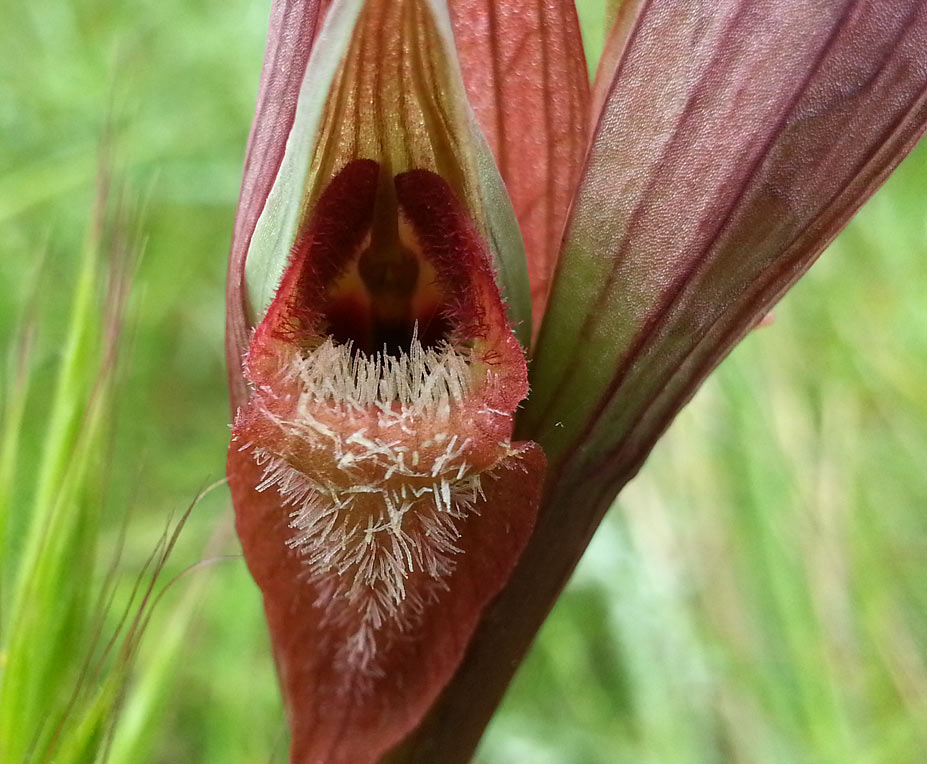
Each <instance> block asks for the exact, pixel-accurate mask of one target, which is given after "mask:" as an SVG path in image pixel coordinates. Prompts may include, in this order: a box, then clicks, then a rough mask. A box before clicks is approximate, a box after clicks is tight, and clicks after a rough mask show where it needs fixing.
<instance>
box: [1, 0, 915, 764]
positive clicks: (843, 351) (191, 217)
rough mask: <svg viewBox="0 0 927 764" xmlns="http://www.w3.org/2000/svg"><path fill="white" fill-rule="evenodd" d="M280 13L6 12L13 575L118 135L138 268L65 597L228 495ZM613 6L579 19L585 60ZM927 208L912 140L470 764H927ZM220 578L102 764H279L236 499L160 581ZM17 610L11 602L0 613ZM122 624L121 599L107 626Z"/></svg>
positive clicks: (281, 746) (119, 178)
mask: <svg viewBox="0 0 927 764" xmlns="http://www.w3.org/2000/svg"><path fill="white" fill-rule="evenodd" d="M268 8H269V2H268V0H261V1H260V2H255V1H254V0H222V1H221V2H220V1H219V0H199V1H197V2H192V1H190V0H184V1H183V2H181V1H180V0H160V1H158V2H155V1H154V0H147V1H145V0H141V1H139V2H135V3H124V2H115V0H75V1H74V2H63V0H59V2H43V3H31V4H30V3H18V4H14V3H8V4H6V5H5V7H4V12H3V15H4V19H3V22H2V24H0V50H2V51H3V53H2V54H0V345H2V347H3V350H4V353H5V355H4V356H3V358H4V360H5V361H6V365H5V375H6V376H5V380H6V383H5V384H4V387H3V388H0V389H3V390H4V395H5V405H4V408H5V409H6V412H7V414H6V415H7V420H6V424H7V425H8V424H9V422H10V414H9V411H10V409H11V408H14V407H11V404H10V401H12V400H13V399H14V396H13V391H15V384H14V383H13V382H11V379H12V378H13V377H14V376H15V368H16V367H15V352H14V351H15V345H16V341H17V338H18V337H19V336H20V330H19V329H18V327H19V326H20V325H21V322H22V316H23V315H34V317H35V320H34V326H35V330H36V334H35V341H34V345H33V348H32V352H31V354H30V356H29V361H28V368H29V371H30V376H29V383H28V388H27V391H26V394H25V398H24V400H25V415H24V418H23V420H22V426H21V428H20V440H19V441H18V443H17V445H16V455H17V458H16V460H15V469H13V470H12V472H11V475H12V477H11V478H10V486H11V488H10V490H9V492H8V498H9V501H8V505H9V507H8V509H9V511H8V521H7V525H8V538H7V541H6V548H5V549H3V555H4V559H3V565H2V566H0V567H2V568H4V569H6V570H7V571H8V572H9V571H10V570H12V569H14V568H15V567H16V565H17V564H18V561H19V560H20V559H21V558H22V557H23V554H24V552H23V550H24V549H25V547H26V546H27V545H28V544H27V542H26V541H25V539H26V536H27V530H28V525H29V520H30V518H29V515H28V511H27V510H28V507H29V506H31V504H30V502H32V501H34V497H35V493H36V491H37V490H38V489H37V488H36V487H35V485H34V483H35V481H36V479H37V476H38V473H39V472H41V470H40V467H39V464H40V463H41V461H42V453H43V450H42V449H43V442H44V440H45V439H47V438H48V430H47V427H46V425H47V422H48V419H49V413H48V408H49V406H48V401H49V400H50V398H51V397H52V394H53V388H54V384H55V383H54V378H55V376H54V375H55V374H56V373H57V372H56V370H57V369H58V367H59V364H60V363H61V359H62V353H63V347H64V346H65V337H66V336H67V332H68V330H69V328H71V327H72V324H73V316H71V315H70V314H69V311H70V309H71V308H70V306H71V304H72V300H73V292H74V288H75V283H76V280H77V278H78V273H79V268H80V262H81V253H82V252H85V251H86V249H87V245H86V242H87V240H88V237H90V236H91V229H92V226H91V218H92V210H93V205H94V202H93V200H94V193H95V191H94V188H95V177H96V174H97V168H98V166H99V149H100V144H101V136H102V135H103V134H104V132H106V131H107V130H108V134H109V136H110V137H109V139H108V145H109V146H110V153H111V154H112V156H113V157H114V173H113V176H114V179H115V181H116V182H115V183H114V185H113V187H112V189H111V191H110V204H111V206H112V205H115V206H117V207H118V206H119V205H122V206H124V207H126V208H127V209H129V211H130V212H131V219H132V221H134V222H132V223H131V224H130V225H128V226H127V227H128V228H129V229H130V230H131V236H130V238H131V241H132V242H136V243H137V244H138V245H139V247H138V248H139V249H140V251H141V253H142V254H141V257H140V260H139V262H138V264H137V265H136V266H134V267H135V270H134V272H133V279H132V282H133V283H132V293H131V296H130V299H129V303H128V316H127V320H126V331H125V332H124V336H123V345H122V347H123V352H122V355H121V357H120V363H119V367H118V371H117V374H116V380H117V382H116V387H115V390H114V393H113V400H114V401H115V403H114V404H113V406H112V408H111V409H108V410H107V411H108V413H107V415H106V417H105V418H104V419H105V430H106V432H105V434H104V436H101V437H100V438H99V439H98V442H96V445H95V446H94V448H95V452H94V458H93V459H92V460H91V461H92V462H93V465H94V466H95V472H94V474H95V475H97V478H96V479H95V480H94V481H90V483H88V485H89V488H88V489H87V490H86V491H82V492H81V493H80V496H79V497H78V498H77V499H75V501H76V502H77V503H76V504H75V506H78V505H79V506H82V507H89V506H103V512H102V515H101V516H100V517H99V518H98V521H97V524H96V525H94V526H93V527H94V531H95V533H96V546H95V549H90V550H89V551H87V554H86V555H85V556H84V557H73V556H72V557H71V559H70V565H71V568H70V569H69V571H70V572H69V575H71V576H72V577H77V579H79V580H81V581H84V582H87V583H88V585H90V584H91V583H92V584H93V586H94V587H96V586H99V585H102V583H105V581H106V580H107V579H106V571H107V566H108V565H109V564H110V563H111V561H112V560H113V559H114V555H115V554H116V550H117V549H119V548H122V553H121V556H120V557H119V559H118V561H117V562H116V563H115V570H116V576H115V579H114V584H115V589H116V595H115V596H116V601H117V602H121V601H123V600H124V599H125V598H126V597H127V596H128V593H129V591H130V589H131V585H132V582H133V581H134V580H135V579H136V577H137V576H138V574H139V571H140V570H141V568H142V566H143V564H144V561H145V559H146V558H147V556H148V555H149V554H150V552H151V550H152V549H153V548H154V546H155V544H156V543H157V541H158V539H159V537H160V536H161V534H162V532H163V531H164V528H165V526H166V524H167V523H168V520H169V518H172V517H173V518H175V519H176V517H177V516H178V514H179V513H180V512H182V511H183V509H184V508H185V507H186V506H187V505H188V504H189V503H190V501H191V500H192V499H193V498H194V496H195V495H196V493H197V492H198V491H199V490H200V489H202V488H204V487H205V486H207V485H208V484H210V483H212V482H213V481H215V480H217V479H219V478H221V477H222V475H223V466H224V456H225V448H226V443H227V438H228V417H229V415H228V409H227V402H226V396H225V372H224V358H223V350H222V347H223V345H222V342H223V340H222V333H223V313H224V309H223V291H224V276H225V260H226V256H227V252H228V246H229V238H230V231H231V226H232V219H233V214H234V206H235V201H236V198H237V193H238V184H239V181H240V172H241V163H242V158H243V155H244V146H245V140H246V138H247V131H248V127H249V124H250V119H251V113H252V109H253V106H254V100H255V94H256V89H257V82H258V75H259V71H260V64H261V59H262V54H263V45H264V35H265V31H266V22H267V13H268ZM603 8H604V6H603V2H602V0H597V2H583V3H582V4H581V10H582V11H583V14H584V22H585V31H587V32H588V42H589V44H590V46H592V47H595V46H597V45H600V44H601V37H602V35H601V29H600V28H599V27H598V26H597V25H599V24H600V21H601V18H603V16H604V10H603ZM107 126H108V127H107ZM925 189H927V146H922V147H921V148H920V149H918V150H917V151H916V152H915V153H914V155H913V156H912V157H911V158H910V159H909V160H908V161H907V162H906V163H905V164H904V165H903V166H902V167H901V169H900V170H899V171H898V172H897V173H896V174H895V175H894V176H893V177H892V179H891V180H890V181H889V183H888V184H887V186H886V187H885V189H884V190H883V191H881V192H880V193H879V195H878V196H877V197H876V198H875V199H874V200H873V201H872V202H871V203H869V204H868V205H867V207H866V208H865V210H864V211H863V212H862V213H861V214H860V216H859V217H858V218H857V219H856V220H855V221H854V222H853V223H852V224H851V226H850V227H849V229H848V230H847V231H846V232H845V233H844V234H843V235H842V236H841V237H840V239H839V240H838V241H837V242H836V243H835V244H834V245H833V247H832V248H831V250H830V251H829V252H828V253H827V254H826V255H825V256H824V258H823V260H822V261H821V262H820V263H819V264H818V265H817V266H815V267H814V269H813V270H812V272H811V273H810V274H809V275H808V276H807V277H806V278H805V279H804V281H802V282H801V284H800V285H799V286H798V287H797V288H796V289H795V290H794V291H793V292H792V293H791V294H790V295H789V296H788V297H787V298H786V299H785V301H784V302H783V303H782V304H781V305H780V306H779V307H778V309H777V310H776V320H775V322H774V324H773V325H772V326H770V327H766V328H762V329H760V330H757V331H755V332H753V333H752V334H751V336H750V337H748V338H747V340H746V341H745V342H744V343H743V344H742V345H741V346H740V347H739V348H738V349H737V350H736V351H735V353H734V354H733V355H732V356H731V358H730V359H728V360H727V361H726V362H725V363H724V364H723V365H722V367H721V368H720V369H719V370H718V372H717V373H716V374H715V375H714V376H713V377H712V379H711V380H710V381H709V382H708V383H707V384H706V385H705V386H704V388H703V389H702V390H701V391H700V393H699V394H698V395H697V396H696V398H695V400H694V401H693V402H692V403H691V404H690V405H689V406H688V407H687V408H686V410H685V411H684V412H683V414H682V415H681V416H680V417H679V419H678V420H677V422H676V423H675V424H674V425H673V427H672V429H671V431H670V432H669V433H668V434H667V436H666V437H665V438H664V440H663V441H662V442H661V444H660V445H659V446H658V448H657V449H656V451H655V452H654V454H653V456H652V458H651V459H650V461H649V462H648V464H647V465H646V467H645V469H644V470H643V472H642V473H641V475H640V476H639V477H638V478H637V479H636V480H635V481H634V482H633V483H632V484H631V485H630V486H629V487H628V488H627V490H626V491H625V492H624V493H623V494H622V496H621V498H620V500H619V502H618V504H617V505H616V507H615V508H614V509H613V511H612V512H611V513H610V515H609V517H608V518H607V520H606V522H605V523H604V524H603V526H602V528H601V529H600V531H599V533H598V534H597V536H596V538H595V539H594V541H593V544H592V546H591V547H590V549H589V551H588V553H587V554H586V556H585V558H584V560H583V562H582V564H581V566H580V568H579V570H578V571H577V573H576V575H575V577H574V579H573V581H572V582H571V584H570V586H569V589H568V591H567V593H566V594H565V595H564V597H563V598H562V599H561V601H560V602H559V604H558V605H557V607H556V610H555V611H554V613H553V615H552V616H551V618H550V620H549V621H548V623H547V624H546V626H545V627H544V630H543V632H542V634H541V636H540V638H539V639H538V641H537V643H536V644H535V646H534V648H533V650H532V653H531V655H530V657H529V659H528V660H527V662H526V663H525V665H524V666H523V668H522V669H521V671H520V673H519V674H518V677H517V679H516V681H515V683H514V685H513V687H512V689H511V691H510V693H509V695H508V697H507V699H506V701H505V704H504V706H503V708H502V710H501V711H500V712H499V714H498V715H497V717H496V719H495V720H494V722H493V724H492V726H491V727H490V729H489V732H488V734H487V736H486V738H485V740H484V742H483V745H482V747H481V749H480V753H479V761H481V762H488V763H490V762H492V763H494V762H531V763H532V764H534V763H537V764H548V763H549V764H572V763H574V762H575V763H576V764H586V763H589V764H595V763H597V762H602V763H603V764H604V763H606V762H609V763H611V762H654V763H655V764H656V763H658V762H659V763H662V762H692V763H693V764H695V763H701V762H770V763H772V762H776V763H778V762H850V761H852V762H873V763H875V762H885V764H895V763H896V762H912V763H913V762H921V761H923V760H924V752H925V751H927V511H925V507H927V469H925V462H927V392H925V385H927V301H925V300H924V299H923V295H924V293H925V285H927V223H925V220H927V217H925V211H927V200H925V197H924V191H925ZM40 261H41V262H42V265H41V268H40V266H39V263H40ZM37 274H38V278H40V281H39V286H38V287H37V288H36V287H35V286H34V285H35V283H36V278H37ZM33 294H35V295H37V301H36V307H35V309H34V311H33V312H32V313H31V314H30V313H29V311H30V308H29V304H30V295H33ZM91 388H92V385H90V386H89V387H88V389H91ZM7 442H8V443H9V442H11V441H9V439H8V441H7ZM2 466H3V464H2V459H0V468H2ZM0 478H2V469H0ZM0 483H2V480H0ZM0 488H2V485H0ZM0 498H2V491H0ZM54 531H55V527H52V535H54ZM72 554H73V553H72ZM92 560H97V561H98V565H97V567H96V568H95V569H94V568H93V567H92V566H91V562H92ZM201 560H206V562H205V563H203V564H201V565H199V566H197V567H195V568H194V569H193V570H191V571H188V572H186V573H184V574H183V575H181V576H180V578H179V579H177V580H176V581H175V582H174V583H173V584H172V585H171V586H170V587H169V588H168V589H167V591H166V592H165V594H164V596H163V598H162V599H161V600H160V602H159V603H158V605H157V607H156V608H155V610H154V617H153V620H152V622H151V624H150V626H149V628H148V632H147V635H146V636H145V639H144V640H143V642H142V644H141V648H140V652H139V655H138V660H137V662H136V663H135V665H134V668H133V670H132V673H131V676H130V679H129V684H128V689H127V692H126V694H125V696H124V698H123V701H122V703H121V708H122V715H121V716H120V719H119V723H118V725H117V727H116V731H115V736H114V737H113V739H112V751H111V752H112V760H113V761H118V762H133V763H134V762H158V763H168V762H204V763H205V762H222V763H223V764H234V763H236V762H261V761H268V760H270V759H271V757H272V756H275V758H274V760H276V761H283V760H284V759H285V756H284V753H283V752H284V751H285V745H286V741H285V730H284V728H283V723H282V716H281V708H280V701H279V697H278V693H277V690H276V687H275V682H274V676H273V668H272V665H271V660H270V656H269V652H268V645H267V640H266V637H265V635H264V627H263V623H262V620H261V609H260V601H259V597H258V592H257V590H256V588H255V586H254V585H253V584H252V583H251V581H250V579H249V578H248V576H247V574H246V571H245V567H244V563H243V562H242V561H241V559H240V557H239V556H238V547H237V544H236V542H235V539H234V534H233V532H232V528H231V509H230V506H229V502H228V496H227V492H226V491H225V489H224V488H219V489H217V490H215V491H213V492H212V493H211V494H210V495H209V496H207V497H206V498H205V499H203V500H202V501H201V502H199V503H198V504H197V505H196V507H195V508H194V510H193V512H192V514H191V516H190V519H189V521H188V523H187V526H186V528H185V529H184V530H183V532H182V534H181V536H180V540H179V542H178V545H177V548H176V549H175V550H174V551H173V553H172V555H171V557H170V560H169V562H168V565H167V570H166V571H165V576H163V577H162V582H167V581H169V580H171V579H172V578H173V577H174V576H176V575H177V574H178V573H180V572H181V571H182V570H184V569H185V568H187V567H188V566H190V565H193V564H195V563H197V562H198V561H201ZM91 578H92V581H90V579H91ZM8 590H9V587H7V590H4V591H0V595H4V597H5V598H4V599H0V603H2V604H3V607H4V608H6V609H7V611H9V608H10V604H9V601H8V600H9V594H8ZM59 604H60V603H59V598H58V597H57V595H56V592H55V591H54V590H53V589H51V590H49V592H47V593H46V595H45V598H44V599H41V600H40V601H39V600H37V601H36V607H41V608H44V609H45V611H46V612H47V613H48V614H50V615H49V616H48V617H49V618H50V619H51V621H52V622H54V620H55V618H56V610H55V608H56V607H58V606H59ZM0 615H2V611H0ZM117 615H118V607H117V608H113V609H112V610H111V612H110V615H109V616H108V618H107V621H106V622H105V628H106V629H111V628H114V627H115V624H116V622H117V618H116V616H117ZM0 624H3V625H5V626H6V627H7V628H9V623H4V622H3V621H2V620H0ZM80 628H86V625H84V626H82V627H80ZM80 628H78V627H74V629H75V630H74V632H73V633H71V632H67V633H64V634H63V636H61V635H59V636H61V640H60V641H61V644H63V645H68V644H71V643H73V644H72V647H73V648H74V649H78V648H79V649H84V648H83V646H82V645H83V643H82V642H81V639H79V638H78V635H79V633H83V632H81V631H80ZM3 637H4V635H3V634H2V633H0V645H2V644H3V641H2V640H3ZM5 638H6V639H7V640H9V638H10V635H9V634H6V636H5ZM69 640H70V642H69ZM6 658H7V656H6V655H5V654H3V653H0V670H4V669H5V667H7V666H9V665H10V664H9V663H8V662H7V660H6ZM56 660H57V659H56ZM26 670H28V668H27V669H26ZM49 670H50V671H51V675H54V676H55V677H56V681H57V682H58V684H57V685H51V684H50V686H49V688H48V692H49V696H50V697H51V695H55V697H56V698H58V700H56V701H54V702H61V698H62V697H63V696H62V695H61V693H64V694H65V695H66V694H67V692H68V687H69V683H70V682H73V679H74V676H73V675H72V670H71V669H69V668H68V667H67V666H66V665H65V660H64V659H63V658H62V659H61V662H60V665H56V664H52V665H51V667H50V669H49ZM49 681H50V680H49ZM14 700H15V699H14ZM8 702H10V701H9V699H8ZM50 702H51V701H50ZM11 718H12V717H11ZM0 722H2V718H0ZM77 760H78V761H79V760H80V758H78V759H77ZM87 760H89V759H87ZM11 761H12V759H11Z"/></svg>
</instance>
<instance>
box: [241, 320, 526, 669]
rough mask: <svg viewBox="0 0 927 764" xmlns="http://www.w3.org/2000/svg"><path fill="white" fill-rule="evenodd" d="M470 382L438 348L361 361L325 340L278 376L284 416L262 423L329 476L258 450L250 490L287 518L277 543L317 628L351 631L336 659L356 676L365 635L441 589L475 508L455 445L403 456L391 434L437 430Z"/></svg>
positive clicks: (504, 446)
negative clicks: (317, 460) (369, 424)
mask: <svg viewBox="0 0 927 764" xmlns="http://www.w3.org/2000/svg"><path fill="white" fill-rule="evenodd" d="M473 376H474V367H473V361H472V359H471V357H470V356H469V355H468V354H467V353H466V352H461V351H458V350H455V349H454V348H453V347H451V346H450V345H443V346H441V347H437V348H425V347H423V346H422V345H421V343H420V342H419V341H418V338H417V337H415V338H414V339H413V342H412V344H411V346H410V348H409V350H408V352H403V353H399V354H397V355H388V354H385V353H378V354H376V355H373V356H368V355H365V354H362V353H357V352H354V351H353V350H352V348H351V347H350V345H344V344H341V345H339V344H335V343H334V342H332V341H331V340H327V341H325V342H324V343H322V344H321V345H320V346H318V347H317V348H315V349H314V350H312V351H311V352H309V353H307V354H305V355H303V356H301V357H299V358H297V359H295V360H294V361H293V362H292V363H291V364H290V365H289V367H288V368H287V369H286V370H285V372H284V379H285V380H286V381H287V382H289V383H294V382H295V383H297V386H298V389H299V391H300V392H299V399H298V401H297V405H296V406H295V414H293V415H292V416H290V417H288V418H287V419H286V420H283V419H281V418H280V417H278V416H275V415H274V414H273V413H272V412H271V411H270V410H266V411H265V412H264V413H265V415H266V416H267V417H269V418H271V419H272V421H274V422H275V423H276V425H277V426H278V427H279V429H280V431H281V433H282V434H283V436H284V437H285V438H289V439H297V440H298V441H299V442H300V443H302V444H303V447H304V448H306V449H309V450H311V451H324V453H325V454H326V455H327V456H328V458H330V460H331V463H332V465H333V469H332V470H327V471H326V470H321V471H320V472H319V474H307V472H303V471H300V470H299V469H297V468H296V467H294V466H293V465H292V464H290V463H289V462H288V461H287V460H286V459H285V458H284V456H283V455H281V454H279V453H275V452H274V451H273V450H271V449H269V448H267V447H261V446H254V447H253V449H252V452H253V454H254V458H255V460H256V462H257V463H258V464H259V465H260V466H262V467H263V470H264V472H263V478H262V480H261V482H260V484H259V485H258V490H260V491H265V490H268V489H271V488H274V489H276V490H277V491H278V492H279V494H280V496H281V498H282V500H283V504H284V505H286V506H288V507H290V508H291V513H290V527H291V528H292V529H293V536H292V538H291V539H290V540H289V542H288V543H289V545H290V547H292V548H293V549H295V550H297V551H298V552H299V553H300V555H301V556H302V558H303V559H304V561H305V564H306V568H307V575H308V578H309V579H310V580H311V581H312V582H313V583H314V584H316V585H317V587H318V588H319V590H320V591H321V592H323V594H322V595H320V598H319V603H320V606H322V607H323V608H324V613H325V615H324V617H325V618H327V619H330V620H331V621H332V622H342V623H347V622H352V623H359V626H357V628H356V631H355V632H354V633H353V636H352V637H351V638H350V639H349V640H348V641H347V642H346V643H345V644H344V645H343V646H342V647H341V654H340V659H341V660H343V661H345V662H346V663H348V664H349V665H350V666H351V667H352V668H354V669H356V670H359V671H360V672H362V673H363V672H367V673H368V674H369V675H373V674H375V673H376V672H377V671H378V666H377V661H376V657H377V645H378V639H377V634H378V633H379V632H380V631H381V630H383V629H384V628H386V626H388V625H390V626H392V627H394V629H395V630H396V632H397V633H401V632H404V631H408V630H409V629H410V628H412V627H414V625H415V623H416V620H417V618H418V616H419V615H420V613H421V611H422V609H423V606H424V604H425V602H426V601H427V600H428V599H430V598H433V597H434V596H435V594H436V592H438V591H440V590H441V589H442V588H445V587H446V586H447V584H446V579H447V577H448V576H450V575H451V574H452V573H453V571H454V569H455V565H456V559H455V558H456V557H457V556H458V555H460V553H461V548H460V544H459V541H460V533H461V524H462V521H463V520H464V519H465V518H466V517H467V516H468V515H469V514H470V513H471V512H472V511H473V507H474V505H475V504H476V503H477V502H479V501H480V500H481V498H482V497H483V491H482V486H481V475H480V474H479V473H478V472H475V471H474V470H473V469H472V465H470V464H469V463H468V462H467V453H468V447H469V445H470V443H471V441H470V440H469V439H468V438H467V437H466V436H465V435H463V436H462V435H460V434H456V433H450V432H448V433H444V432H441V433H440V434H439V435H436V436H434V437H433V438H432V439H431V440H430V441H426V442H425V443H417V444H416V445H415V446H414V447H410V446H409V445H408V442H403V440H402V439H399V440H397V439H396V432H397V430H398V432H400V433H405V434H407V435H410V434H412V435H414V433H415V431H416V422H417V421H418V422H421V421H423V420H424V421H427V422H428V423H429V425H430V426H432V427H435V426H438V427H440V426H441V423H442V422H444V423H447V422H448V421H449V419H450V416H451V413H452V412H453V411H454V410H456V409H457V408H459V406H460V405H461V404H462V403H464V402H465V401H466V399H467V397H468V396H469V395H470V393H471V386H472V378H473ZM332 404H335V405H337V406H340V407H344V408H343V409H340V410H342V411H345V412H349V413H350V412H356V413H357V414H365V413H367V412H370V411H371V410H374V411H376V413H377V423H378V427H374V428H370V429H371V430H372V431H369V432H368V431H367V430H366V429H363V428H360V429H355V430H353V431H351V432H343V431H341V430H340V429H338V428H336V427H333V426H331V424H330V423H331V422H332V419H331V417H330V416H329V417H322V416H321V415H320V414H319V411H320V406H322V407H323V410H324V407H325V406H331V405H332ZM320 419H325V420H326V422H329V424H326V422H323V421H320ZM386 425H388V427H387V426H386ZM382 432H390V433H393V435H392V439H390V438H384V437H382V436H381V435H380V434H379V433H382ZM498 445H499V447H500V450H499V453H500V458H502V456H504V455H506V454H508V453H511V451H510V449H509V444H508V443H507V442H506V443H500V444H498ZM419 448H429V449H431V450H430V451H429V453H430V454H431V456H430V457H429V458H427V459H426V458H423V455H422V453H420V452H419V450H417V449H419ZM436 448H437V450H435V449H436ZM371 475H375V476H376V477H375V478H371ZM345 486H348V487H347V488H346V487H345ZM361 500H362V503H363V507H364V510H363V511H358V508H357V507H358V502H360V501H361ZM413 575H415V576H417V578H416V581H417V583H411V584H410V576H413ZM422 580H424V581H425V584H424V585H423V584H422Z"/></svg>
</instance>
